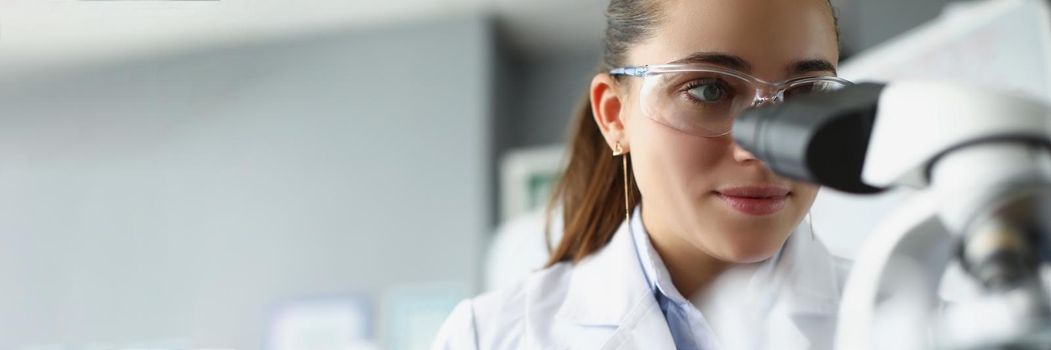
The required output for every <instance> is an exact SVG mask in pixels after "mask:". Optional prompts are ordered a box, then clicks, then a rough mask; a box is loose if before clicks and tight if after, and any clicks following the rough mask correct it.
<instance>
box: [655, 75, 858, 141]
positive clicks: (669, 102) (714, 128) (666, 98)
mask: <svg viewBox="0 0 1051 350" xmlns="http://www.w3.org/2000/svg"><path fill="white" fill-rule="evenodd" d="M846 86H847V83H844V82H843V81H842V80H838V79H835V78H832V77H813V78H803V79H799V80H795V81H791V82H788V84H787V85H786V86H785V87H784V91H783V94H782V95H781V96H782V97H783V98H784V99H786V100H788V99H792V98H794V97H797V96H800V95H804V94H809V93H814V92H827V91H835V90H839V89H842V88H844V87H846ZM757 90H758V89H757V87H756V86H755V85H754V84H753V83H752V82H751V81H749V80H747V79H745V78H742V77H739V76H737V75H732V74H728V73H723V72H718V71H704V70H694V71H675V72H660V73H656V74H651V75H647V76H645V79H644V80H643V85H642V90H641V95H640V103H641V107H642V113H643V114H644V115H645V116H646V117H648V118H650V119H652V120H654V121H656V122H658V123H661V124H664V125H666V126H668V127H671V128H673V129H676V130H679V131H682V132H685V133H688V134H692V135H697V136H702V137H716V136H722V135H726V134H728V133H729V132H730V130H731V129H732V128H733V121H734V117H735V116H736V115H738V114H740V113H741V112H743V111H744V110H746V109H748V108H750V107H752V104H753V103H754V102H755V101H756V100H757V99H756V91H757ZM767 90H769V89H767ZM767 93H771V92H765V93H764V94H767Z"/></svg>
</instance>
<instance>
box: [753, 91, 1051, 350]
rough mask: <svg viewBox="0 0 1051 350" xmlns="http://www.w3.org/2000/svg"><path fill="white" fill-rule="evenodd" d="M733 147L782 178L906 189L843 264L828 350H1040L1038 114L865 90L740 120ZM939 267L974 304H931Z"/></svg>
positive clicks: (935, 300)
mask: <svg viewBox="0 0 1051 350" xmlns="http://www.w3.org/2000/svg"><path fill="white" fill-rule="evenodd" d="M733 137H734V139H735V141H736V142H737V143H738V144H739V145H740V146H741V147H743V148H745V149H747V150H748V151H750V152H752V153H753V154H754V155H755V156H756V157H758V158H759V159H761V160H762V161H764V162H765V163H766V164H767V166H769V167H770V169H771V170H773V171H774V172H776V173H778V174H780V175H782V176H786V177H789V178H794V179H797V180H802V181H808V182H812V183H816V184H819V185H822V186H825V187H828V188H831V189H834V190H839V191H844V192H848V193H855V194H873V193H879V192H881V191H884V190H887V189H890V188H895V187H908V188H912V189H914V190H915V192H914V195H912V196H911V198H910V199H909V200H908V201H907V203H905V204H903V205H902V206H900V207H899V208H897V209H896V210H895V211H894V212H892V213H891V214H890V216H888V217H887V218H886V219H885V220H884V221H883V222H882V223H881V225H880V226H878V227H876V228H875V229H874V231H873V232H872V234H871V235H870V237H869V238H868V240H867V241H866V242H865V244H864V245H862V248H861V250H860V252H859V254H858V256H857V257H856V259H855V262H854V266H853V268H852V271H851V273H850V276H849V278H848V280H847V283H846V286H845V287H844V291H843V299H842V301H841V304H840V311H839V317H838V324H837V331H836V332H837V333H836V348H837V349H844V350H846V349H850V350H856V349H1051V299H1049V296H1048V292H1047V290H1046V289H1045V284H1044V281H1043V279H1042V278H1041V269H1048V268H1049V266H1051V107H1049V106H1047V105H1046V104H1044V103H1042V102H1040V101H1037V100H1033V99H1029V98H1026V97H1022V96H1017V95H1013V94H1009V93H1005V92H1000V91H997V90H995V89H990V88H983V87H976V86H964V85H958V84H950V83H940V82H924V81H912V82H895V83H891V84H886V85H883V84H873V83H864V84H858V85H854V86H850V87H847V88H845V89H842V90H838V91H832V92H827V93H820V94H812V95H807V96H800V97H798V98H795V99H793V100H791V101H788V102H785V103H783V104H779V105H772V106H766V107H762V108H757V109H752V110H749V111H746V112H745V113H743V114H741V115H740V116H738V118H737V120H736V121H735V123H734V126H733ZM858 229H869V228H862V227H859V228H858ZM950 266H958V267H960V268H962V270H963V271H965V272H966V273H965V276H966V278H968V279H970V280H972V281H973V282H974V283H973V284H974V285H976V286H978V290H979V293H978V295H977V296H976V297H975V298H971V299H969V300H966V301H960V302H951V303H950V302H946V301H943V300H941V298H940V297H939V293H938V291H939V287H941V285H942V281H943V276H944V275H945V272H946V270H947V269H948V268H950Z"/></svg>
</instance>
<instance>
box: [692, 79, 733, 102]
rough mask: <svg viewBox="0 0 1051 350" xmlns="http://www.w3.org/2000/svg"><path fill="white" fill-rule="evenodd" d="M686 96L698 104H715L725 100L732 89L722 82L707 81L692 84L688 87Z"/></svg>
mask: <svg viewBox="0 0 1051 350" xmlns="http://www.w3.org/2000/svg"><path fill="white" fill-rule="evenodd" d="M686 94H688V95H689V97H690V98H692V99H694V100H697V101H698V102H702V103H715V102H719V101H722V100H723V99H725V98H726V97H727V95H729V94H730V89H729V88H728V87H727V86H726V83H724V82H722V81H720V80H715V79H706V80H698V81H694V82H691V83H690V85H689V86H687V87H686Z"/></svg>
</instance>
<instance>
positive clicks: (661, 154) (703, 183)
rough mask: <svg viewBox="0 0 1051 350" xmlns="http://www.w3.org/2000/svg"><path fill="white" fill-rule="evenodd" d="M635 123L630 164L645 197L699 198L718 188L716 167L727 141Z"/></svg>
mask: <svg viewBox="0 0 1051 350" xmlns="http://www.w3.org/2000/svg"><path fill="white" fill-rule="evenodd" d="M636 124H637V125H635V126H636V128H635V130H638V131H639V132H637V133H635V132H633V133H632V153H633V155H634V158H632V161H633V162H634V166H633V168H634V170H635V176H636V181H637V182H638V184H639V190H640V191H642V192H643V195H644V196H646V195H647V192H648V193H649V194H650V197H651V199H653V198H652V197H653V195H659V196H662V197H664V196H668V195H671V196H675V195H678V194H691V195H700V194H704V193H707V192H709V191H711V190H712V189H713V188H714V187H715V186H717V185H718V183H717V182H716V179H717V176H716V174H717V173H718V171H717V170H718V168H717V164H719V163H720V160H721V159H722V158H723V157H725V156H726V154H727V152H728V146H727V144H726V141H722V140H720V139H717V138H700V137H696V136H690V135H687V134H684V133H681V132H678V131H676V130H673V129H671V128H668V127H665V126H663V125H661V124H657V123H656V122H652V121H649V120H642V121H641V123H636ZM661 192H669V193H665V194H661ZM670 192H675V193H670Z"/></svg>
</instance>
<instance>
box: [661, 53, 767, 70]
mask: <svg viewBox="0 0 1051 350" xmlns="http://www.w3.org/2000/svg"><path fill="white" fill-rule="evenodd" d="M671 63H672V64H681V63H708V64H714V65H717V66H723V67H727V68H732V69H736V70H739V71H745V72H751V71H752V65H751V64H749V63H748V61H745V60H744V59H743V58H740V57H737V56H734V55H727V54H724V53H717V52H694V53H692V54H690V55H689V56H686V57H684V58H682V59H679V60H676V61H674V62H671Z"/></svg>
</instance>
